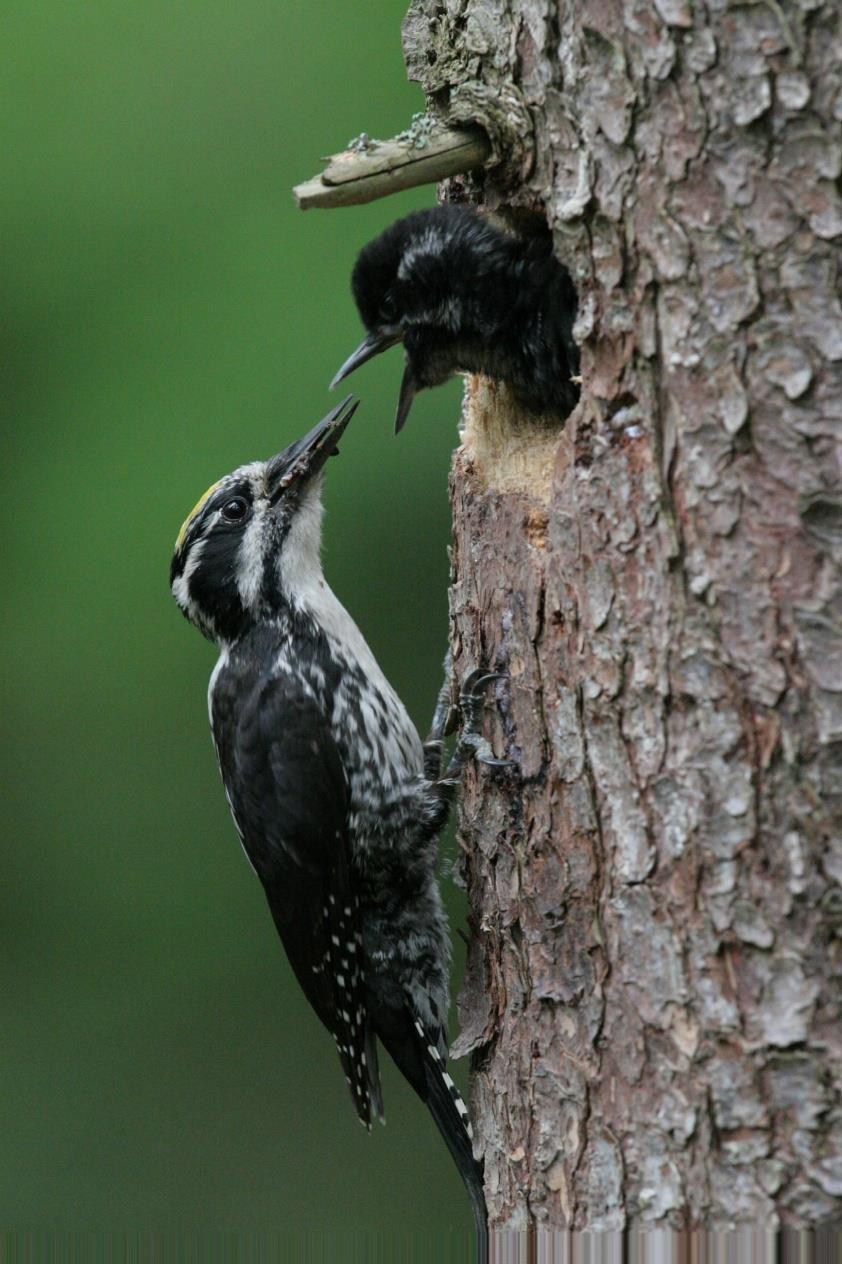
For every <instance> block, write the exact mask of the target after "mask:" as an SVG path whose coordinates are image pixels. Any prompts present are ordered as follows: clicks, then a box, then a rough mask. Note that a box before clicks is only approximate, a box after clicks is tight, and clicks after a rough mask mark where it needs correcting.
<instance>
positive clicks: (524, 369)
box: [331, 206, 579, 433]
mask: <svg viewBox="0 0 842 1264" xmlns="http://www.w3.org/2000/svg"><path fill="white" fill-rule="evenodd" d="M351 289H352V291H353V295H354V300H355V302H356V304H357V308H358V309H359V313H360V316H361V318H362V322H363V324H364V325H365V327H366V329H367V330H368V333H367V334H366V336H365V338H364V339H363V340H362V342H361V343H360V345H359V346H358V347H357V349H356V351H355V352H354V353H353V354H352V355H351V356H349V357H348V359H347V360H346V361H345V363H344V364H343V365H342V367H341V368H340V370H339V372H338V373H337V374H336V376H335V377H334V379H333V381H332V382H331V386H336V385H337V383H339V382H341V381H342V380H343V378H346V377H347V376H348V374H349V373H353V371H354V370H355V369H357V368H359V366H360V365H361V364H365V362H366V360H370V359H371V358H372V356H375V355H378V354H379V353H380V352H381V351H385V350H386V349H387V348H388V347H392V346H394V345H395V343H398V342H402V343H403V347H404V358H405V362H406V367H405V369H404V374H403V380H402V382H401V389H400V395H399V397H398V407H397V413H396V415H395V433H397V432H398V431H399V430H400V429H401V428H402V427H403V424H404V422H405V421H406V419H407V417H408V415H409V410H410V408H411V406H412V401H413V399H414V398H415V395H416V394H417V392H418V391H420V390H423V389H424V388H425V387H428V386H438V385H439V384H440V383H442V382H444V381H446V380H447V379H448V378H449V377H452V376H453V374H454V373H483V374H485V376H486V377H490V378H495V379H496V380H498V381H503V382H507V383H508V385H509V386H510V387H511V389H512V392H513V393H514V396H515V398H516V399H517V401H518V402H519V403H520V404H522V405H523V406H524V407H525V408H527V409H529V410H530V411H531V412H535V413H551V414H554V415H555V416H557V417H559V418H561V419H563V418H565V417H566V416H567V415H568V413H570V412H571V410H572V409H573V408H574V407H575V404H576V401H577V400H578V398H579V387H578V385H577V383H576V382H575V381H574V380H573V379H574V378H575V376H576V375H577V374H578V372H579V349H578V347H577V346H576V343H575V342H574V341H573V322H574V320H575V319H576V291H575V290H574V288H573V283H572V281H571V280H570V274H569V273H568V271H567V269H566V268H565V267H564V265H563V264H561V263H559V261H558V259H556V257H555V255H554V254H553V249H552V237H551V235H550V234H549V233H544V234H541V235H540V236H530V237H519V236H514V235H513V234H510V233H507V232H504V231H502V230H501V229H499V228H497V227H495V226H494V225H493V224H492V223H491V222H490V221H489V220H487V219H484V218H482V216H480V215H478V214H477V213H476V211H474V210H472V209H471V208H469V207H466V206H437V207H433V208H431V209H430V210H426V211H416V212H414V214H412V215H407V216H406V218H405V219H399V220H398V221H397V223H395V224H392V226H391V228H387V229H386V231H385V232H384V233H381V235H380V236H379V237H375V239H374V240H373V241H370V242H369V243H368V245H367V246H364V247H363V249H362V250H361V252H360V255H359V257H358V259H357V262H356V264H355V265H354V271H353V274H352V277H351Z"/></svg>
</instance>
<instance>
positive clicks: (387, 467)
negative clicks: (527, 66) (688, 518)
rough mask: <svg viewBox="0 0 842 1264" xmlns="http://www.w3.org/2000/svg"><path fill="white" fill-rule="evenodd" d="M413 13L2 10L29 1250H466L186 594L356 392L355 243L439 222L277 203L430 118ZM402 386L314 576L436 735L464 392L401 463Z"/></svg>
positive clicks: (405, 441)
mask: <svg viewBox="0 0 842 1264" xmlns="http://www.w3.org/2000/svg"><path fill="white" fill-rule="evenodd" d="M405 6H406V0H377V2H376V3H369V4H367V5H349V4H348V3H347V0H306V2H304V0H302V2H300V3H291V2H290V0H238V2H237V3H236V4H235V3H232V2H231V0H228V2H227V3H221V2H220V0H192V2H186V3H174V2H173V0H143V2H141V0H131V3H127V2H125V0H102V2H101V3H91V4H68V3H66V2H65V0H18V2H17V3H12V2H11V0H5V3H4V4H3V6H2V13H3V22H2V28H3V45H2V46H3V52H2V53H0V61H2V74H1V75H0V83H2V95H3V98H4V99H3V101H2V110H0V117H2V122H0V152H2V161H3V167H4V172H3V178H2V189H1V190H0V201H1V203H2V208H1V209H0V221H1V223H0V241H1V242H2V251H3V267H2V287H3V288H2V291H1V292H0V294H1V295H2V297H0V303H2V313H1V314H0V320H2V340H3V352H2V380H3V393H4V415H5V423H4V448H5V460H4V462H3V469H2V478H3V483H4V488H3V495H2V501H0V506H1V507H2V508H1V511H2V515H3V535H4V539H5V572H6V580H5V583H4V590H5V597H6V603H5V612H4V616H3V620H2V632H1V633H0V634H2V638H3V647H2V648H3V657H2V661H3V664H4V667H5V671H4V673H3V683H2V695H1V696H0V705H2V714H3V719H4V725H3V730H4V738H3V742H4V751H3V754H4V787H5V793H4V795H3V800H4V802H3V836H4V840H5V843H4V848H3V874H2V884H1V885H0V901H2V918H1V919H0V935H2V956H1V957H0V969H2V996H3V1007H2V1031H0V1060H2V1089H0V1222H2V1224H3V1225H4V1226H6V1227H9V1228H22V1227H36V1226H40V1227H49V1228H54V1229H57V1230H62V1229H68V1230H79V1229H82V1228H85V1229H90V1230H97V1229H103V1230H106V1229H107V1230H121V1229H136V1230H139V1229H150V1228H151V1229H163V1230H171V1231H178V1230H197V1229H202V1230H206V1231H210V1232H212V1231H214V1230H217V1229H226V1230H240V1229H242V1230H254V1231H258V1232H260V1231H267V1232H269V1231H276V1230H280V1231H287V1232H289V1233H298V1232H302V1233H303V1232H304V1231H306V1230H308V1229H313V1228H319V1229H323V1230H327V1231H329V1232H331V1233H335V1234H338V1235H339V1238H338V1240H339V1241H340V1242H341V1241H342V1235H343V1234H349V1235H352V1237H353V1235H357V1236H356V1237H353V1241H354V1242H356V1243H357V1250H358V1244H359V1234H360V1233H367V1232H372V1233H375V1232H376V1233H378V1234H382V1233H386V1234H388V1233H390V1232H392V1231H395V1230H401V1231H409V1232H413V1231H416V1230H417V1231H421V1230H424V1231H425V1233H426V1235H427V1236H428V1237H429V1234H430V1233H431V1232H432V1234H433V1235H434V1243H435V1240H436V1235H438V1234H439V1233H440V1234H441V1239H440V1246H439V1251H440V1253H441V1252H444V1250H445V1249H446V1245H447V1243H448V1242H451V1241H455V1240H456V1238H458V1236H459V1234H460V1233H462V1232H463V1231H464V1230H465V1228H466V1227H467V1226H468V1224H469V1215H468V1212H467V1202H466V1199H465V1197H464V1195H463V1192H462V1188H461V1185H460V1183H459V1180H458V1177H457V1175H456V1173H455V1170H454V1169H453V1168H452V1166H451V1163H450V1160H449V1158H448V1156H447V1153H446V1151H445V1149H444V1147H443V1145H442V1143H441V1142H440V1141H439V1139H438V1137H437V1135H436V1133H435V1130H434V1128H433V1125H432V1123H431V1121H430V1120H429V1119H428V1117H427V1115H426V1112H425V1111H424V1109H423V1107H422V1106H421V1105H420V1103H418V1102H417V1101H416V1099H415V1098H414V1097H413V1095H412V1093H411V1092H410V1090H409V1089H407V1088H406V1087H405V1086H404V1084H403V1082H402V1081H401V1080H400V1078H399V1077H398V1076H397V1074H396V1073H393V1071H392V1069H391V1067H387V1068H386V1069H385V1093H386V1103H387V1116H388V1120H389V1123H388V1127H387V1128H386V1129H382V1128H377V1129H376V1130H375V1132H374V1133H373V1134H372V1135H371V1136H368V1135H366V1134H365V1133H364V1131H363V1130H362V1129H361V1128H360V1126H359V1124H358V1123H357V1122H356V1119H355V1117H354V1113H353V1110H352V1108H351V1105H350V1102H349V1100H348V1097H347V1092H346V1087H345V1083H344V1080H343V1077H342V1074H341V1071H340V1068H339V1065H338V1062H337V1059H336V1056H335V1051H334V1049H333V1044H332V1041H331V1040H330V1039H329V1037H328V1036H327V1034H326V1033H325V1032H324V1031H323V1030H322V1029H321V1028H320V1026H319V1024H318V1022H317V1020H316V1019H315V1018H314V1017H313V1016H312V1014H311V1013H310V1011H309V1009H308V1007H307V1006H306V1003H305V1002H304V1001H303V1000H302V998H301V997H300V996H299V994H298V991H297V989H296V987H295V986H294V984H293V982H292V980H291V976H290V971H289V969H288V967H287V964H286V960H285V958H284V956H283V953H282V950H281V948H280V945H279V943H278V941H277V939H276V936H275V933H274V930H273V928H272V925H271V922H270V918H269V915H268V911H267V909H266V907H265V904H264V900H263V896H262V893H261V891H260V889H259V886H258V884H257V882H256V879H255V878H254V876H253V874H252V873H251V870H250V869H249V867H248V865H247V864H246V862H245V860H244V858H243V856H242V853H241V851H240V847H239V845H238V842H237V839H236V835H235V833H234V830H233V827H232V825H231V823H230V821H229V818H228V812H227V808H226V805H225V799H224V796H223V793H222V789H221V786H220V783H219V779H218V774H217V770H216V765H215V760H214V756H213V751H212V747H211V743H210V739H209V735H208V729H207V713H206V702H205V691H206V685H207V678H208V675H209V672H210V670H211V667H212V665H213V661H214V652H213V649H212V647H211V646H209V645H208V644H207V643H205V642H204V641H203V640H202V639H201V637H200V636H199V635H198V634H197V633H196V632H195V631H194V630H193V629H192V628H190V627H189V626H188V624H187V623H186V622H185V621H184V620H183V619H182V617H181V616H180V614H179V613H178V611H177V609H176V607H175V605H174V603H173V602H172V600H171V598H170V595H169V591H168V586H167V569H168V565H169V558H170V551H171V547H172V542H173V539H174V537H175V534H176V531H177V529H178V526H179V524H180V522H181V520H182V518H183V517H184V516H185V514H186V513H187V511H188V510H189V509H190V507H191V506H192V504H193V503H194V501H195V500H196V498H197V496H198V495H199V493H200V492H201V491H202V490H203V489H204V488H205V487H206V485H207V484H208V483H210V482H211V481H212V480H214V479H215V478H217V477H218V476H219V475H220V474H221V473H223V472H225V471H227V470H229V469H231V468H232V467H234V466H236V465H238V464H239V463H241V462H242V461H245V460H249V459H252V458H255V457H264V456H267V455H269V454H271V453H272V452H274V451H276V450H277V449H278V448H280V447H281V446H283V445H285V444H286V443H288V442H289V441H290V440H291V439H293V438H295V437H297V436H298V435H299V434H300V433H301V432H302V431H303V430H304V429H306V428H307V427H309V426H310V425H311V424H312V423H313V422H314V421H316V420H317V419H318V418H319V417H320V416H321V415H322V414H323V413H324V412H325V411H326V410H327V408H328V407H329V406H330V405H332V404H333V403H335V398H334V397H333V396H329V395H328V393H327V389H326V388H327V383H328V381H329V379H330V377H331V375H332V374H333V372H334V370H335V369H336V368H337V366H338V365H339V363H340V362H341V360H342V359H343V358H344V357H345V356H346V355H347V354H348V353H349V352H350V351H351V350H352V348H353V347H354V346H355V345H356V343H357V341H358V338H359V334H360V328H359V323H358V319H357V316H356V312H355V310H354V308H353V304H352V302H351V298H350V294H349V284H348V283H349V275H350V269H351V266H352V263H353V260H354V257H355V253H356V251H357V249H358V248H359V247H360V245H362V243H363V242H365V241H366V240H367V239H368V238H370V237H371V236H373V235H374V234H375V233H376V232H378V231H379V230H380V229H381V228H382V227H384V226H385V225H386V224H388V223H390V222H391V221H392V220H393V219H395V218H396V217H397V216H398V215H400V214H404V213H406V212H407V211H409V210H411V209H413V208H415V207H418V206H424V205H428V204H430V203H432V202H433V201H434V198H435V192H434V190H433V189H432V188H427V189H423V190H420V191H415V192H414V193H412V194H405V195H403V196H401V197H396V198H393V199H390V200H388V201H385V202H380V203H375V204H374V205H372V206H369V207H362V208H352V209H349V210H342V211H331V212H325V211H311V212H308V213H307V214H306V215H305V214H302V213H301V212H299V211H297V210H296V209H295V206H294V203H293V199H292V196H291V193H290V187H291V186H292V185H293V184H294V183H296V182H298V181H299V180H301V179H303V178H305V177H307V176H310V175H312V174H313V173H314V172H315V171H316V170H317V169H318V167H319V158H320V156H321V155H324V154H327V153H331V152H334V151H335V150H337V149H339V148H341V147H342V146H343V145H344V143H345V142H346V141H347V140H348V139H349V138H350V137H352V136H354V135H355V134H357V133H358V132H359V131H361V130H366V131H368V132H370V133H371V134H373V135H380V136H388V135H391V134H393V133H394V132H396V131H398V130H400V129H401V128H402V127H403V126H405V125H406V124H407V123H408V121H409V118H410V116H411V114H412V113H413V112H414V111H416V110H419V109H421V108H423V101H422V99H421V95H420V92H419V90H418V89H417V88H416V87H415V86H414V85H410V84H408V83H407V81H406V76H405V71H404V67H403V62H402V57H401V49H400V23H401V19H402V17H403V13H404V9H405ZM400 372H401V363H400V353H399V352H397V351H395V352H392V353H391V354H390V355H388V356H385V357H383V358H382V359H381V360H380V361H378V362H377V363H374V364H372V365H370V366H368V367H366V368H365V369H364V370H362V371H361V372H360V373H359V374H358V375H357V377H356V378H355V379H354V380H353V382H352V385H353V387H354V389H355V390H357V391H358V392H359V393H360V395H361V397H362V399H363V407H362V408H361V410H360V411H359V413H358V414H357V417H356V418H355V420H354V423H353V427H352V429H351V431H350V432H349V434H348V437H347V439H346V442H345V443H344V445H343V453H342V457H341V458H340V460H339V461H337V462H335V463H332V464H331V467H330V470H329V476H328V481H327V489H326V502H327V518H326V546H325V563H326V571H327V574H328V578H329V580H330V582H331V583H332V585H333V586H334V588H335V589H336V591H337V592H338V594H339V596H340V598H341V599H342V600H343V601H344V602H345V603H346V604H347V605H348V607H349V608H350V609H351V611H352V613H353V614H354V616H355V617H356V619H357V621H358V622H359V624H360V625H361V627H362V628H363V630H364V632H365V635H366V636H367V638H368V639H369V641H370V643H371V645H372V647H373V649H374V651H375V654H376V655H377V656H378V658H379V659H380V661H381V663H382V665H383V667H384V669H385V671H386V673H387V675H388V676H389V678H390V679H391V680H392V682H393V683H394V685H395V686H396V688H397V690H398V692H399V693H400V694H401V696H402V697H403V698H404V699H405V700H406V702H407V704H408V705H409V707H410V710H411V712H412V715H413V718H414V719H415V721H416V723H417V724H418V725H419V727H421V728H422V729H423V727H424V726H425V724H426V721H427V719H428V716H429V713H430V711H431V708H432V703H433V700H434V696H435V692H436V689H437V687H438V683H439V675H440V667H439V664H440V660H441V655H442V652H443V649H444V644H445V639H446V609H447V596H446V588H447V557H446V545H447V540H448V522H449V514H448V504H447V469H448V454H449V452H450V450H451V448H452V446H453V445H454V443H455V441H456V418H457V415H458V401H459V388H458V386H457V385H456V384H453V385H451V386H449V387H448V388H446V390H443V391H437V392H435V393H433V394H428V395H426V396H423V397H422V398H421V399H420V400H419V401H418V402H417V403H416V405H415V407H414V409H413V416H412V418H411V421H410V424H409V425H408V427H407V429H406V431H405V432H404V433H403V434H402V435H401V438H400V440H399V441H396V440H395V439H394V438H393V437H392V433H391V429H392V414H393V410H394V404H395V400H396V395H397V390H398V384H399V378H400ZM445 850H446V852H452V842H451V843H448V845H447V847H446V849H445ZM445 885H446V887H447V888H448V893H449V894H448V898H449V900H450V903H451V909H452V912H453V916H454V919H455V920H456V921H457V922H458V921H459V920H460V919H461V917H462V916H463V910H462V905H461V903H460V897H459V894H458V893H456V892H454V890H453V888H452V885H451V884H450V882H449V881H448V880H447V879H446V880H445ZM457 944H458V940H457ZM458 969H459V964H458V962H457V966H456V970H457V972H458ZM384 1061H385V1059H384ZM457 1074H459V1072H458V1071H457ZM352 1237H349V1238H348V1241H351V1240H352ZM433 1251H434V1254H435V1253H436V1247H435V1245H434V1247H433ZM387 1254H388V1252H387ZM363 1255H365V1251H363ZM356 1257H357V1256H356V1254H355V1258H356ZM348 1258H350V1254H348ZM371 1258H374V1254H372V1256H371Z"/></svg>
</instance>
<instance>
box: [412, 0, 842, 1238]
mask: <svg viewBox="0 0 842 1264" xmlns="http://www.w3.org/2000/svg"><path fill="white" fill-rule="evenodd" d="M840 46H842V30H840V8H839V5H838V4H837V3H824V4H823V3H819V2H818V0H801V2H800V3H794V2H792V0H768V2H767V3H757V4H729V3H727V2H726V0H718V2H717V0H708V2H707V3H702V2H701V0H699V2H697V0H655V2H654V3H650V2H649V0H569V2H568V3H563V4H560V5H556V4H555V3H553V2H552V0H508V2H507V0H442V2H441V3H436V2H435V0H414V3H413V5H412V7H411V9H410V11H409V14H408V15H407V19H406V22H405V25H404V48H405V53H406V58H407V64H408V68H409V72H410V76H411V77H412V78H415V79H418V80H419V81H420V82H421V83H422V84H423V86H424V88H425V90H426V92H427V94H428V97H429V100H430V103H431V105H432V106H434V107H435V108H437V109H438V110H439V111H440V112H442V113H444V114H445V115H448V112H449V111H450V110H451V108H452V106H453V105H454V104H459V105H460V108H459V110H458V111H455V112H454V113H455V115H456V117H457V118H460V119H461V120H462V121H465V119H466V118H473V119H474V120H476V121H479V122H481V123H483V125H484V126H486V127H487V128H488V129H489V132H490V134H491V135H492V140H494V139H495V127H497V128H498V133H499V127H500V126H503V127H504V128H505V122H506V120H505V119H503V121H502V123H501V120H500V118H496V119H495V118H494V117H493V114H494V110H495V108H496V107H495V102H497V103H500V102H504V103H505V102H508V101H519V102H520V103H521V105H522V106H523V107H524V117H525V118H526V119H527V120H528V122H529V125H530V126H531V128H532V135H531V136H529V135H528V134H527V130H528V129H527V130H525V129H524V127H523V124H522V122H521V123H520V124H518V126H519V129H520V130H519V136H520V141H521V142H522V149H521V150H518V149H517V146H516V145H515V146H514V149H515V150H517V152H516V153H515V154H514V157H513V155H512V152H511V148H512V147H511V146H510V150H509V152H508V153H507V154H503V155H502V157H503V159H504V160H503V161H502V162H501V164H500V165H499V166H498V167H497V168H493V169H492V170H490V171H489V172H487V173H486V174H485V175H484V176H481V177H476V178H470V179H465V180H453V181H451V182H449V183H448V185H446V186H445V189H444V195H445V196H448V197H467V198H469V199H470V200H473V201H477V202H480V203H482V204H483V205H485V206H486V207H488V208H490V209H491V210H492V211H504V212H505V211H506V210H507V209H508V208H522V209H526V210H529V211H532V212H538V213H540V214H541V215H542V216H544V217H545V218H546V221H547V222H548V223H549V225H550V227H551V228H552V230H553V233H554V239H555V242H556V248H557V252H558V254H559V257H560V258H562V259H563V261H564V262H565V263H566V264H567V265H568V267H569V268H570V270H571V272H572V274H573V277H574V279H575V282H576V284H577V287H578V291H579V296H580V314H579V320H578V326H577V334H578V338H579V340H580V343H581V348H582V375H583V390H582V399H581V402H580V404H579V406H578V408H577V409H576V411H575V413H574V414H573V415H572V416H571V417H570V418H569V419H568V422H567V424H566V426H565V428H564V429H563V431H560V430H559V429H558V428H557V427H556V428H554V427H553V426H552V425H550V424H543V425H542V424H536V422H535V419H533V418H528V417H524V416H520V415H518V414H517V412H516V410H515V409H514V407H513V406H512V403H511V401H510V400H509V399H508V397H507V392H506V391H505V389H504V388H498V387H494V386H492V385H490V384H489V383H487V382H485V381H482V380H473V381H471V382H469V385H468V391H467V397H466V405H465V416H464V418H463V422H464V430H463V433H462V443H461V446H460V447H459V449H458V450H457V452H456V454H455V457H454V463H453V471H452V478H451V491H452V501H453V516H454V539H453V574H452V587H451V615H452V629H451V630H452V639H453V647H454V651H455V659H456V665H457V669H458V670H459V672H460V674H464V673H466V672H467V671H468V670H469V669H470V668H471V667H473V666H474V665H475V664H477V663H482V664H487V665H488V666H490V667H492V668H494V669H495V670H498V671H501V672H503V673H505V679H504V680H503V681H501V682H498V684H497V685H496V686H495V689H496V699H495V700H496V703H497V705H496V707H489V720H488V724H489V732H490V733H491V734H492V736H493V740H494V745H495V749H496V753H497V754H499V755H507V756H508V757H509V758H511V759H512V760H513V761H514V764H515V767H514V768H513V769H512V770H511V771H509V772H503V773H495V772H490V771H489V770H487V769H483V768H482V767H479V768H476V769H473V770H469V772H468V773H467V774H466V783H465V791H464V795H463V803H462V810H461V832H460V840H461V845H462V847H463V849H464V869H465V875H466V879H467V884H468V890H469V894H470V900H471V904H472V908H473V911H474V919H473V920H474V926H473V930H474V938H473V941H472V944H471V949H470V952H469V965H468V971H467V975H466V979H465V983H464V986H463V991H462V998H461V1022H462V1034H461V1036H460V1039H459V1042H458V1051H460V1052H462V1053H467V1052H471V1053H472V1055H473V1058H472V1064H473V1068H474V1069H473V1081H472V1082H473V1089H472V1099H473V1112H474V1116H475V1119H476V1121H477V1132H478V1135H479V1138H480V1144H481V1146H482V1149H483V1151H484V1155H485V1164H486V1179H487V1193H488V1199H489V1205H490V1209H491V1215H492V1220H493V1222H494V1224H496V1225H497V1226H505V1227H509V1228H516V1229H517V1228H523V1227H525V1226H527V1225H531V1224H538V1225H544V1226H549V1227H572V1228H580V1229H581V1228H586V1227H587V1228H621V1227H628V1226H634V1225H663V1226H672V1227H677V1228H681V1227H688V1226H708V1227H710V1226H713V1225H719V1226H722V1225H729V1224H737V1223H744V1222H753V1223H757V1224H764V1225H767V1226H769V1225H775V1224H783V1225H792V1226H797V1225H815V1224H819V1223H822V1222H827V1221H829V1220H831V1219H833V1218H838V1217H839V1216H840V1214H842V1089H840V1067H842V1029H841V1028H840V967H841V965H842V953H841V952H840V935H841V934H842V890H840V885H841V884H842V830H840V807H842V592H841V591H840V565H842V479H841V478H840V462H839V452H840V449H839V441H840V440H839V436H840V429H839V427H840V420H839V419H840V416H842V310H841V309H840V303H839V271H840V251H839V242H840V234H842V203H840V197H839V176H840V170H842V69H840V57H839V49H840ZM466 101H468V102H473V103H474V104H473V105H469V106H466V105H465V102H466ZM505 109H506V110H508V118H509V121H510V122H511V119H512V118H513V117H514V115H515V114H516V111H515V110H513V109H512V110H509V109H508V106H505ZM497 141H498V147H499V145H500V144H501V143H502V142H500V141H499V134H498V135H497ZM492 717H494V718H492Z"/></svg>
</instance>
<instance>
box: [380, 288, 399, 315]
mask: <svg viewBox="0 0 842 1264" xmlns="http://www.w3.org/2000/svg"><path fill="white" fill-rule="evenodd" d="M380 314H381V316H382V317H383V319H384V320H386V321H392V320H394V319H395V316H396V314H397V304H396V303H395V296H394V294H385V295H384V296H383V300H382V302H381V304H380Z"/></svg>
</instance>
